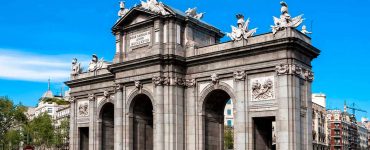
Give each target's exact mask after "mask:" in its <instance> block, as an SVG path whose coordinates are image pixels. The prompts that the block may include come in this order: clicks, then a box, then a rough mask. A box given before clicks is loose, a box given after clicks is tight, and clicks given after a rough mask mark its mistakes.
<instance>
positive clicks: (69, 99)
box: [68, 97, 76, 103]
mask: <svg viewBox="0 0 370 150" xmlns="http://www.w3.org/2000/svg"><path fill="white" fill-rule="evenodd" d="M75 101H76V98H75V97H69V98H68V102H69V103H74V102H75Z"/></svg>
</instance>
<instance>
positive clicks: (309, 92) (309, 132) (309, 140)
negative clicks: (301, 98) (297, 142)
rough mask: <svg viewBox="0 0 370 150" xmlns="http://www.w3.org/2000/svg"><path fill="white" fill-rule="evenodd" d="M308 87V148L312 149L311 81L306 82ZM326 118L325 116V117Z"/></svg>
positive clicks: (308, 149)
mask: <svg viewBox="0 0 370 150" xmlns="http://www.w3.org/2000/svg"><path fill="white" fill-rule="evenodd" d="M306 87H307V94H306V97H307V113H306V118H305V119H306V120H305V121H306V126H307V129H306V131H305V132H306V139H307V141H306V142H307V147H306V149H307V150H311V149H312V148H313V147H312V144H311V143H312V125H311V124H312V91H311V81H310V80H309V81H307V82H306ZM324 119H325V118H324Z"/></svg>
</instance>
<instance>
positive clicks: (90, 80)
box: [64, 73, 114, 88]
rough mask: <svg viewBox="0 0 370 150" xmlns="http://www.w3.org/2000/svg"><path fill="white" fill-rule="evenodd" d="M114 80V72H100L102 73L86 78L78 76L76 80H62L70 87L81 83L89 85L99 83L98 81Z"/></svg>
mask: <svg viewBox="0 0 370 150" xmlns="http://www.w3.org/2000/svg"><path fill="white" fill-rule="evenodd" d="M113 80H114V74H111V73H109V74H102V75H96V76H91V77H86V78H80V79H76V80H70V81H66V82H64V83H65V84H66V85H67V86H69V87H70V88H72V87H76V86H82V85H89V84H93V83H100V82H106V81H113Z"/></svg>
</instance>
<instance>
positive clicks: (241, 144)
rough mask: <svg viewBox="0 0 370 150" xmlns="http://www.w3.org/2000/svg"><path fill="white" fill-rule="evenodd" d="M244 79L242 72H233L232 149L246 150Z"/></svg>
mask: <svg viewBox="0 0 370 150" xmlns="http://www.w3.org/2000/svg"><path fill="white" fill-rule="evenodd" d="M245 78H246V74H245V72H244V71H236V72H234V81H235V87H234V88H235V96H236V97H235V99H233V100H232V102H233V104H234V108H233V109H234V112H233V113H234V149H247V147H246V144H247V143H246V141H247V128H246V123H247V121H246V117H245V113H246V111H245V110H246V108H245V103H246V99H245V97H246V96H245Z"/></svg>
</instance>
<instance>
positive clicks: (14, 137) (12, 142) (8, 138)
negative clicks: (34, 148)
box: [4, 129, 22, 150]
mask: <svg viewBox="0 0 370 150" xmlns="http://www.w3.org/2000/svg"><path fill="white" fill-rule="evenodd" d="M4 141H5V143H6V144H5V145H4V146H5V149H9V150H10V149H12V150H13V149H14V150H17V149H19V144H20V143H21V141H22V134H21V131H19V130H17V129H11V130H9V131H8V132H6V134H5V138H4Z"/></svg>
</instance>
